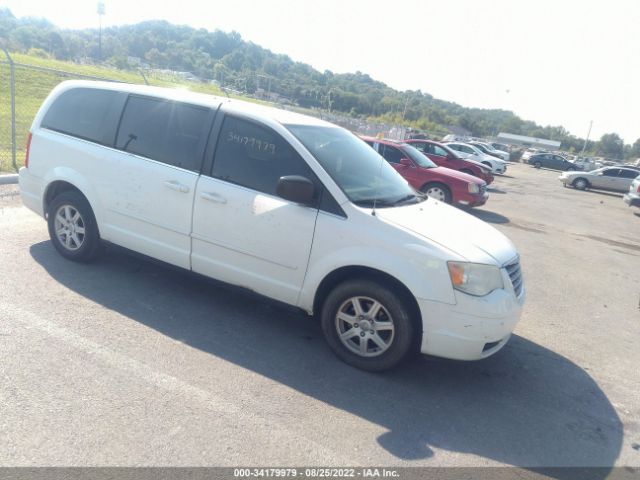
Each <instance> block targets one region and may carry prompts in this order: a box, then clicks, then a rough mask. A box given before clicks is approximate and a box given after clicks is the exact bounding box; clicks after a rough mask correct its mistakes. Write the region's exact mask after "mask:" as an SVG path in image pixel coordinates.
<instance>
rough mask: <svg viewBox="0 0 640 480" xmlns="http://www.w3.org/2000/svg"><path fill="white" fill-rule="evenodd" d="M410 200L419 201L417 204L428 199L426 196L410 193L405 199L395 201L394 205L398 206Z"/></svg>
mask: <svg viewBox="0 0 640 480" xmlns="http://www.w3.org/2000/svg"><path fill="white" fill-rule="evenodd" d="M409 200H417V202H416V203H420V202H424V201H425V200H426V197H425V196H424V195H416V194H415V193H410V194H409V195H405V196H404V197H400V198H398V199H397V200H394V201H393V203H392V205H398V204H400V203H405V202H408V201H409Z"/></svg>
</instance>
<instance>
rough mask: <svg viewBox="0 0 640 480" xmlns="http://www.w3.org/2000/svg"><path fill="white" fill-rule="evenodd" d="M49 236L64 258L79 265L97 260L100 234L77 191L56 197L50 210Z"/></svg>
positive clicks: (84, 201) (48, 216) (87, 205)
mask: <svg viewBox="0 0 640 480" xmlns="http://www.w3.org/2000/svg"><path fill="white" fill-rule="evenodd" d="M47 224H48V227H49V237H51V242H52V243H53V246H54V247H55V248H56V250H57V251H58V252H59V253H60V255H62V256H63V257H65V258H67V259H69V260H73V261H75V262H88V261H90V260H92V259H93V258H95V256H96V255H97V254H98V251H99V247H100V234H99V233H98V225H97V223H96V219H95V216H94V215H93V211H92V210H91V206H90V205H89V202H88V201H87V199H86V198H84V197H83V196H82V195H81V194H80V193H78V192H74V191H68V192H63V193H61V194H60V195H58V196H56V197H55V198H54V199H53V200H52V201H51V204H50V205H49V208H48V210H47Z"/></svg>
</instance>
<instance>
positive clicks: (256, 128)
mask: <svg viewBox="0 0 640 480" xmlns="http://www.w3.org/2000/svg"><path fill="white" fill-rule="evenodd" d="M285 175H301V176H303V177H306V178H308V179H309V180H311V181H312V182H314V183H315V184H316V186H319V185H318V182H317V180H316V179H315V175H314V174H313V172H312V171H311V169H310V168H309V166H308V165H307V164H306V162H305V161H304V160H303V159H302V157H300V156H299V155H298V153H297V152H296V151H295V150H294V149H293V147H291V145H289V143H288V142H287V141H286V140H285V139H284V138H282V137H281V136H280V135H278V134H277V133H275V132H274V131H272V130H271V129H268V128H266V127H263V126H260V125H257V124H255V123H253V122H249V121H246V120H242V119H239V118H235V117H230V116H227V117H226V118H225V119H224V122H223V124H222V129H221V130H220V136H219V137H218V145H217V147H216V153H215V157H214V160H213V170H212V176H213V177H214V178H219V179H220V180H225V181H227V182H231V183H235V184H236V185H241V186H243V187H247V188H251V189H252V190H257V191H259V192H263V193H267V194H269V195H275V194H276V185H277V184H278V180H279V179H280V177H283V176H285ZM318 190H319V188H318Z"/></svg>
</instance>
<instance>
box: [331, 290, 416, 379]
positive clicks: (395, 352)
mask: <svg viewBox="0 0 640 480" xmlns="http://www.w3.org/2000/svg"><path fill="white" fill-rule="evenodd" d="M321 323H322V331H323V333H324V336H325V339H326V340H327V343H328V344H329V346H330V347H331V349H332V350H333V351H334V353H335V354H336V355H337V356H338V357H340V359H342V360H343V361H344V362H346V363H348V364H349V365H352V366H354V367H356V368H359V369H361V370H368V371H371V372H378V371H383V370H388V369H390V368H392V367H395V366H396V365H398V364H399V363H400V362H401V361H402V360H404V359H405V358H406V357H407V355H408V354H409V353H410V351H411V350H412V345H413V340H414V337H415V335H416V334H417V333H416V331H415V327H414V324H413V322H412V321H411V315H410V310H409V308H408V306H407V302H406V301H405V300H404V299H403V298H402V297H401V296H400V295H398V294H397V293H396V292H395V291H394V290H392V289H389V288H387V287H385V286H383V285H382V284H379V283H377V282H372V281H369V280H350V281H346V282H344V283H342V284H340V285H338V286H337V287H336V288H334V289H333V291H332V292H331V293H330V294H329V296H328V297H327V299H326V300H325V302H324V305H323V307H322V316H321Z"/></svg>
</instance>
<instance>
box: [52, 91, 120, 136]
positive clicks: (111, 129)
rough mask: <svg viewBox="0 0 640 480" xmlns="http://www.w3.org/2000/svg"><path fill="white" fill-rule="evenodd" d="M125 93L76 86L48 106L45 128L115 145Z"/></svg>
mask: <svg viewBox="0 0 640 480" xmlns="http://www.w3.org/2000/svg"><path fill="white" fill-rule="evenodd" d="M125 98H126V95H125V94H123V93H121V92H116V91H112V90H97V89H95V88H74V89H73V90H67V91H66V92H64V93H62V94H61V95H60V96H59V97H58V98H57V99H56V100H55V101H54V102H53V104H52V105H51V107H49V110H48V111H47V113H46V114H45V116H44V119H43V120H42V124H41V125H42V127H43V128H48V129H49V130H54V131H56V132H60V133H65V134H67V135H73V136H74V137H79V138H83V139H85V140H90V141H92V142H96V143H100V144H102V145H108V146H112V145H113V140H114V138H115V136H116V128H118V119H119V118H120V113H121V111H122V104H123V103H124V99H125Z"/></svg>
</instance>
